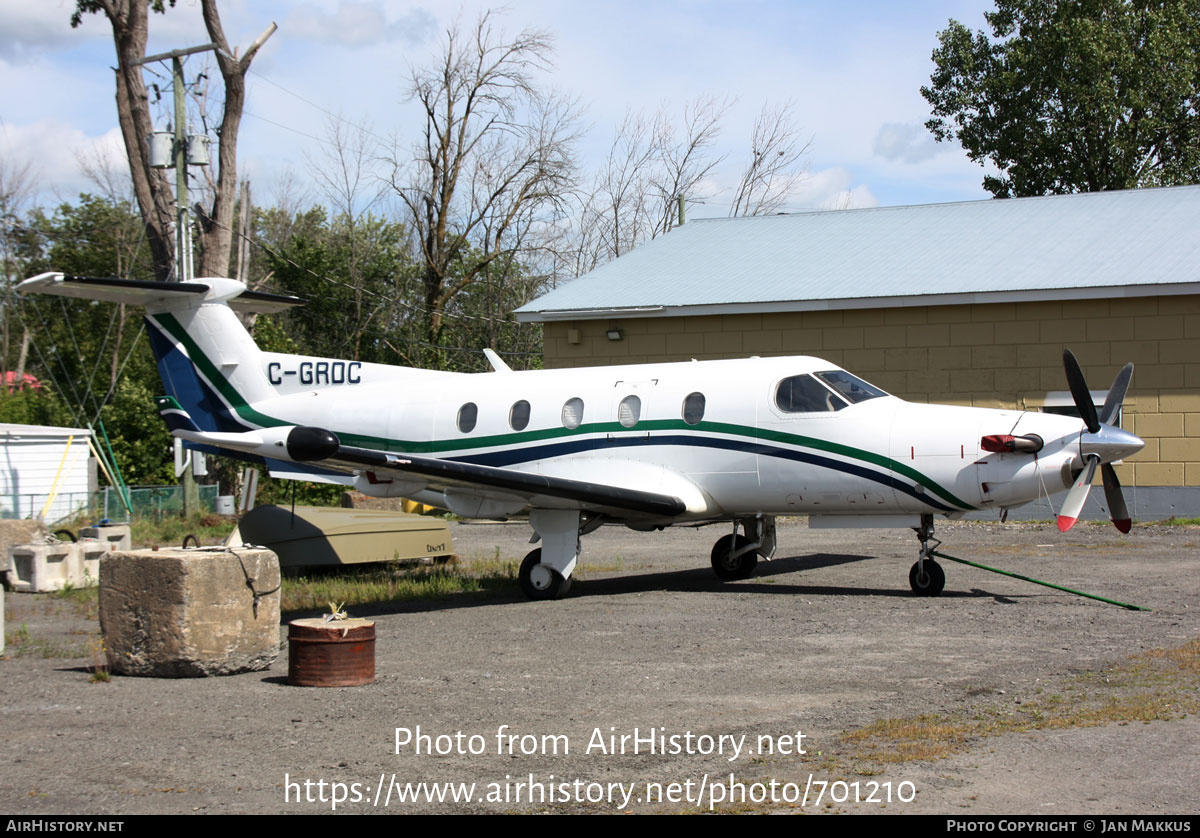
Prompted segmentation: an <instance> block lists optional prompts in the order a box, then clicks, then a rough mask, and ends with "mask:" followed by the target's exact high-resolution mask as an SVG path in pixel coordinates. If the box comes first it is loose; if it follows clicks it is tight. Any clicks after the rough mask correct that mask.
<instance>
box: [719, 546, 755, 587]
mask: <svg viewBox="0 0 1200 838" xmlns="http://www.w3.org/2000/svg"><path fill="white" fill-rule="evenodd" d="M750 543H751V542H750V539H748V538H746V536H744V535H726V536H722V537H721V538H718V539H717V543H716V544H714V545H713V549H712V567H713V572H714V573H716V574H717V578H718V579H720V580H721V581H722V582H736V581H737V580H739V579H749V578H750V577H751V576H753V575H754V568H755V567H756V566H757V565H758V553H756V552H754V551H753V550H748V551H746V552H745V553H742V554H741V555H740V556H738V557H737V558H733V554H734V553H736V552H737V551H738V550H741V549H742V548H743V547H745V546H747V545H748V544H750Z"/></svg>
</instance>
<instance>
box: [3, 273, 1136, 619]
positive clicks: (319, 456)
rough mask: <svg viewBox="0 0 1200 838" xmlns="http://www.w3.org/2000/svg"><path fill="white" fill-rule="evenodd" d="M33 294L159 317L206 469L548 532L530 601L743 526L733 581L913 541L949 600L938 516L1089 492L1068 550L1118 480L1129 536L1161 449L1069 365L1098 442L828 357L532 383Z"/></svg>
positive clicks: (178, 409) (1125, 382) (723, 569)
mask: <svg viewBox="0 0 1200 838" xmlns="http://www.w3.org/2000/svg"><path fill="white" fill-rule="evenodd" d="M19 290H20V291H22V292H25V293H28V292H40V293H45V294H56V295H61V296H66V297H77V298H83V299H91V300H107V301H111V302H124V303H134V304H140V305H142V306H144V307H145V309H146V321H147V328H148V331H149V333H150V338H151V343H152V345H153V348H154V352H155V356H156V357H157V359H158V366H159V372H160V374H161V376H162V380H163V384H164V386H165V387H166V392H167V395H166V396H164V397H162V398H160V399H158V403H159V408H160V413H161V415H162V416H163V418H164V419H165V420H166V422H167V424H168V426H169V427H170V429H171V432H172V434H174V435H175V436H176V437H179V438H181V439H183V440H185V441H186V442H187V443H189V444H190V445H191V446H193V447H199V448H201V449H202V450H214V449H215V450H217V451H218V453H233V454H235V455H238V456H242V457H244V458H250V459H255V460H262V461H265V462H266V464H267V465H268V466H269V467H270V468H271V473H272V474H273V475H276V476H283V477H291V478H295V479H305V480H319V481H330V482H340V483H344V484H347V485H353V487H354V488H355V489H357V490H358V491H360V492H363V493H364V494H367V495H371V496H374V497H406V498H412V499H415V500H418V501H421V502H423V503H428V504H431V505H434V506H438V507H442V508H445V509H449V510H451V511H452V512H454V513H456V514H458V515H461V516H463V517H469V518H507V517H509V516H513V515H517V514H519V513H523V512H526V511H528V514H529V523H530V526H531V527H532V528H533V538H532V539H531V540H532V541H533V542H537V541H540V542H541V546H540V548H538V549H535V550H533V551H532V552H531V553H529V555H527V556H526V557H525V560H524V561H523V562H522V564H521V570H520V575H519V577H520V583H521V587H522V589H523V590H524V592H525V593H526V595H527V596H529V597H530V598H531V599H554V598H557V597H560V596H562V595H564V594H565V593H566V592H567V590H568V589H569V588H570V584H571V576H572V572H573V571H574V569H575V566H576V562H577V561H578V558H579V553H580V540H581V537H582V536H584V535H586V534H587V533H589V532H592V531H593V530H595V529H596V528H597V527H599V526H600V525H602V524H624V525H625V526H627V527H630V528H632V529H635V530H646V531H649V530H656V529H662V528H664V527H668V526H672V525H681V524H682V525H702V524H713V523H720V522H724V523H726V524H729V525H731V530H732V531H731V532H730V533H729V534H727V535H724V536H722V537H721V538H720V539H718V540H717V542H716V544H715V545H714V547H713V550H712V566H713V569H714V571H715V572H716V574H717V576H718V577H719V578H721V579H723V580H735V579H744V578H747V577H749V576H751V575H752V574H753V572H754V568H755V566H756V564H757V562H758V559H759V557H760V556H761V557H764V558H768V559H769V558H770V557H771V556H772V555H773V553H774V551H775V516H777V515H798V514H806V515H808V516H809V524H810V526H814V527H905V528H910V527H911V528H912V529H914V530H915V531H916V533H917V536H918V539H919V540H920V552H919V554H918V558H917V561H916V563H915V564H914V565H913V567H912V570H911V572H910V573H909V583H910V585H911V586H912V589H913V591H914V592H915V593H917V594H923V595H936V594H938V593H940V592H941V590H942V588H943V586H944V585H945V573H944V572H943V570H942V569H941V567H940V566H939V565H938V564H937V562H936V561H935V560H934V559H933V558H932V557H931V556H930V555H929V552H930V550H931V549H932V548H931V547H930V542H931V541H935V542H936V540H935V539H933V530H934V518H935V516H945V517H947V518H957V517H961V516H962V515H963V514H965V513H967V512H970V511H972V510H979V509H987V510H998V511H999V512H1000V514H1001V515H1002V516H1003V514H1004V513H1005V512H1006V511H1007V510H1008V509H1011V508H1013V507H1016V506H1020V505H1021V504H1024V503H1028V502H1030V501H1032V500H1036V499H1037V498H1038V497H1040V496H1045V495H1046V494H1047V493H1048V492H1058V491H1062V490H1063V489H1066V488H1070V490H1071V491H1070V493H1069V494H1068V495H1067V498H1066V499H1065V501H1064V503H1063V507H1062V510H1061V512H1060V514H1059V516H1058V525H1059V529H1061V530H1064V531H1065V530H1067V529H1069V528H1070V527H1071V525H1073V524H1074V523H1075V520H1076V519H1077V518H1078V516H1079V512H1080V510H1081V509H1082V507H1083V503H1084V500H1085V498H1086V496H1087V492H1088V489H1089V487H1090V486H1091V483H1092V478H1093V476H1094V474H1095V470H1096V467H1097V466H1100V467H1101V468H1102V473H1103V479H1104V489H1105V494H1106V498H1107V501H1108V507H1109V510H1110V514H1111V516H1112V518H1113V521H1114V523H1115V524H1116V526H1117V527H1118V529H1120V530H1121V531H1122V532H1128V531H1129V527H1130V520H1129V513H1128V511H1127V508H1126V505H1125V502H1124V500H1123V498H1122V496H1121V488H1120V484H1119V483H1118V481H1117V476H1116V472H1115V470H1114V469H1113V466H1112V465H1111V464H1112V463H1113V462H1114V461H1117V460H1119V459H1121V458H1123V457H1127V456H1130V455H1132V454H1134V453H1136V452H1137V451H1139V450H1141V448H1142V447H1143V444H1144V443H1143V442H1142V440H1141V439H1139V438H1138V437H1136V436H1134V435H1133V434H1131V433H1129V432H1127V431H1124V430H1122V429H1121V428H1119V427H1116V426H1115V425H1114V424H1113V419H1114V418H1116V417H1117V412H1118V411H1119V409H1120V407H1121V403H1122V401H1123V400H1124V398H1125V393H1126V391H1127V389H1128V387H1129V381H1130V377H1131V375H1132V373H1133V365H1132V364H1130V365H1128V366H1126V367H1125V368H1124V369H1122V370H1121V372H1120V373H1119V374H1118V375H1117V378H1116V380H1115V381H1114V382H1113V386H1112V388H1111V389H1110V390H1109V393H1108V397H1107V399H1106V401H1105V403H1104V406H1103V408H1102V409H1101V410H1100V412H1099V414H1097V411H1096V408H1095V405H1094V404H1093V403H1092V399H1091V396H1090V394H1089V392H1088V388H1087V384H1086V382H1085V381H1084V378H1083V374H1082V372H1081V371H1080V369H1079V365H1078V363H1076V361H1075V358H1074V356H1073V355H1071V353H1070V352H1069V351H1066V352H1064V364H1065V366H1066V373H1067V380H1068V382H1069V384H1070V388H1071V392H1072V394H1073V395H1074V398H1075V402H1076V405H1077V407H1078V408H1079V412H1080V415H1081V416H1082V417H1083V418H1082V420H1080V419H1078V418H1072V417H1065V416H1057V415H1050V414H1044V413H1036V412H1029V411H1020V410H993V409H985V408H971V407H953V406H946V405H930V404H911V403H909V402H906V401H903V400H902V399H899V398H896V397H895V396H890V395H888V394H887V393H885V392H883V391H882V390H880V389H879V388H877V387H874V386H872V385H870V384H868V383H867V382H865V381H863V380H861V379H859V378H857V377H855V376H854V375H851V374H850V373H849V372H847V371H846V370H843V369H840V368H839V367H837V366H835V365H834V364H830V363H828V362H826V361H822V360H820V359H819V358H811V357H781V358H746V359H740V360H727V361H693V362H690V363H688V362H683V363H663V364H637V365H629V366H611V367H593V368H589V369H560V370H530V371H513V370H511V369H509V368H508V366H507V365H506V364H505V363H504V362H503V361H501V360H500V359H499V357H497V356H496V354H495V353H494V352H491V351H490V350H484V352H485V353H486V354H487V357H488V359H489V361H490V362H491V365H492V367H493V371H492V372H489V373H474V374H468V373H451V372H435V371H431V370H421V369H410V368H404V367H394V366H388V365H384V364H371V363H363V362H359V361H346V360H336V359H330V358H316V357H307V356H300V355H284V354H278V353H273V352H264V351H262V350H260V349H259V348H258V347H257V346H256V345H255V343H254V340H253V339H252V338H251V337H250V335H249V334H248V333H247V332H246V330H245V329H244V328H243V327H242V325H241V323H240V321H239V320H238V318H237V316H236V314H235V313H234V309H245V310H254V311H279V310H283V309H286V308H287V307H289V306H292V305H297V304H300V303H301V301H300V300H298V299H297V298H294V297H279V296H275V295H270V294H262V293H258V292H252V291H247V290H246V287H245V285H243V284H242V283H240V282H237V281H235V280H231V279H198V280H195V281H192V282H187V283H173V282H172V283H167V282H135V281H130V280H118V279H95V278H83V277H69V276H64V275H63V274H60V273H48V274H42V275H40V276H37V277H34V278H33V279H29V280H26V281H25V282H23V283H21V285H20V286H19ZM739 530H740V532H739Z"/></svg>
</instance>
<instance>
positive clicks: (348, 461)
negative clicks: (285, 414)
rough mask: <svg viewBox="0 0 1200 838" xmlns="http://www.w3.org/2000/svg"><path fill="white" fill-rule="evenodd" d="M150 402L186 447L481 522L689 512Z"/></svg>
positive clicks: (676, 505) (549, 479) (589, 486)
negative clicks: (432, 504) (470, 509)
mask: <svg viewBox="0 0 1200 838" xmlns="http://www.w3.org/2000/svg"><path fill="white" fill-rule="evenodd" d="M157 402H158V406H159V414H160V415H161V416H162V417H163V419H164V420H165V421H166V423H167V427H168V428H170V430H171V433H172V434H173V435H174V436H177V437H179V438H180V439H183V440H186V441H187V442H190V443H193V444H196V445H203V446H212V447H215V448H221V449H225V450H227V451H236V452H239V453H243V454H253V455H256V456H259V457H265V458H271V459H280V453H281V451H280V449H281V448H282V449H284V450H286V451H287V459H288V460H289V461H291V462H293V463H300V464H303V465H308V466H313V467H317V468H320V469H322V470H324V469H332V470H334V471H340V472H346V473H356V472H364V471H365V472H368V473H369V474H370V475H371V477H372V478H373V481H374V482H380V481H382V482H386V481H387V480H389V479H394V480H396V481H397V482H399V483H401V484H407V485H408V486H411V490H406V491H413V492H419V491H423V490H426V489H432V490H435V491H442V492H445V493H446V495H447V497H450V496H452V495H454V494H457V496H458V497H460V498H474V499H477V500H478V501H479V504H480V505H479V509H480V511H479V512H477V513H475V516H476V517H481V518H488V517H499V515H500V514H501V513H500V512H495V511H494V510H497V509H499V510H506V511H505V512H504V514H511V513H514V512H517V511H520V510H521V509H523V508H524V507H526V506H535V507H542V508H578V509H588V510H592V511H596V512H606V513H610V514H614V515H616V516H617V517H638V518H650V519H658V518H673V517H675V516H677V515H679V514H680V513H682V512H684V511H686V510H687V509H688V507H689V503H687V502H685V501H684V500H683V499H681V498H680V497H677V496H675V495H671V494H665V493H661V492H650V491H646V490H644V489H635V488H631V487H628V486H617V485H611V484H605V483H596V482H592V481H587V480H577V479H573V478H569V477H561V476H554V475H548V474H539V473H534V472H528V471H521V470H519V469H510V468H496V467H493V466H484V465H478V464H475V463H463V462H458V461H455V460H443V459H437V458H435V457H421V456H417V455H414V454H395V453H390V452H387V451H379V450H376V449H373V448H357V447H354V446H350V445H342V444H341V440H339V439H338V437H337V435H336V434H334V433H333V432H332V431H327V430H325V429H324V428H313V427H304V426H288V427H283V428H263V429H260V430H258V431H247V432H244V433H218V432H213V431H202V430H201V429H200V428H199V427H197V426H196V423H195V422H194V421H192V418H191V417H190V416H189V415H188V414H187V412H186V411H185V410H183V409H182V408H181V407H179V404H178V402H176V401H175V399H173V398H171V397H169V396H162V397H159V398H158V399H157ZM679 479H680V480H684V479H685V478H682V477H680V478H679ZM680 488H681V490H683V493H685V494H689V495H698V494H699V490H698V489H696V487H695V486H694V485H692V484H690V483H689V484H687V485H681V486H680ZM696 503H697V500H696V498H692V504H690V505H692V506H695V505H696ZM700 503H703V501H700ZM460 505H465V504H461V503H460ZM487 510H493V511H487Z"/></svg>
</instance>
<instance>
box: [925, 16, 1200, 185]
mask: <svg viewBox="0 0 1200 838" xmlns="http://www.w3.org/2000/svg"><path fill="white" fill-rule="evenodd" d="M984 18H985V19H986V20H987V22H988V24H989V25H990V26H991V29H992V34H991V36H990V37H989V36H988V35H986V34H985V33H983V32H982V31H980V32H975V33H974V34H972V33H971V32H970V31H969V30H968V29H967V28H966V27H965V26H963V25H962V24H961V23H959V22H957V21H954V20H951V21H950V25H949V26H948V27H947V28H946V29H945V30H943V31H942V32H940V33H939V35H938V39H939V41H940V45H939V46H938V48H937V49H936V50H934V52H933V60H934V63H935V64H936V69H935V70H934V73H933V75H932V77H931V79H930V85H929V86H928V87H922V88H921V94H922V95H923V96H924V97H925V98H926V99H927V100H928V101H929V103H930V105H932V107H933V114H934V116H935V117H936V118H934V119H931V120H930V121H929V122H927V123H926V127H928V128H929V130H930V131H932V132H933V134H934V136H935V137H936V138H937V139H938V140H939V141H949V140H958V141H959V142H960V143H962V146H963V148H964V149H966V151H967V154H968V155H969V156H970V158H971V159H972V160H974V161H976V162H978V163H980V164H981V165H982V164H984V163H985V162H990V163H992V164H993V165H995V166H996V168H997V169H999V171H1000V175H999V176H995V175H987V176H986V177H985V178H984V181H983V185H984V188H985V189H987V190H988V191H989V192H991V193H992V194H993V195H995V196H996V197H998V198H1006V197H1012V196H1025V195H1045V194H1061V193H1068V192H1095V191H1100V190H1106V189H1133V188H1137V187H1143V186H1165V185H1174V184H1187V183H1196V182H1200V116H1198V115H1197V107H1198V106H1200V0H997V3H996V10H995V11H993V12H986V13H985V14H984Z"/></svg>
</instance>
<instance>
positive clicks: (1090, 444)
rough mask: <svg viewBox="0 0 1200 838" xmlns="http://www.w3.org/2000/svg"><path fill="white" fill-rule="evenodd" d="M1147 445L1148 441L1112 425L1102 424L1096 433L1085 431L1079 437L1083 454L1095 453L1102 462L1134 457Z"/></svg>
mask: <svg viewBox="0 0 1200 838" xmlns="http://www.w3.org/2000/svg"><path fill="white" fill-rule="evenodd" d="M1145 447H1146V443H1145V442H1143V441H1142V438H1141V437H1139V436H1136V435H1135V434H1131V433H1130V432H1129V431H1127V430H1125V429H1124V428H1117V427H1114V426H1112V425H1101V426H1100V430H1098V431H1097V432H1096V433H1094V434H1089V433H1083V434H1080V437H1079V448H1080V450H1081V451H1082V452H1083V454H1085V455H1087V454H1095V455H1097V456H1098V457H1100V462H1102V463H1111V462H1113V461H1114V460H1122V459H1124V458H1125V457H1132V456H1133V455H1134V454H1136V453H1137V452H1139V451H1141V450H1142V449H1143V448H1145Z"/></svg>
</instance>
